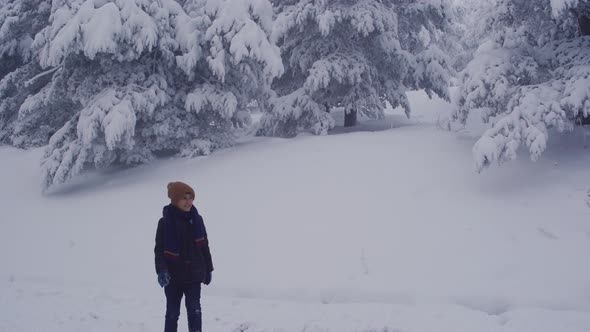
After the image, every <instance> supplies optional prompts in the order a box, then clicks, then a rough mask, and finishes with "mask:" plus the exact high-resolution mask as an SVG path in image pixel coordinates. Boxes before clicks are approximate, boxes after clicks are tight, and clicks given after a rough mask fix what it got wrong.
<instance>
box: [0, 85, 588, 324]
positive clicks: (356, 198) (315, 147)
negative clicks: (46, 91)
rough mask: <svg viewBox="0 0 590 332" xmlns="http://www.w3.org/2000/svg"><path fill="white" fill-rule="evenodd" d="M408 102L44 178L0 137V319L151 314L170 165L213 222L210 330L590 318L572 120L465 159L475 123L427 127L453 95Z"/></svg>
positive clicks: (95, 320)
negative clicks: (335, 123) (213, 148)
mask: <svg viewBox="0 0 590 332" xmlns="http://www.w3.org/2000/svg"><path fill="white" fill-rule="evenodd" d="M411 100H412V105H413V108H414V111H415V112H414V116H413V118H412V119H410V120H408V119H405V118H404V116H403V115H402V114H401V112H400V111H399V110H394V111H390V112H389V114H388V116H387V118H386V119H385V120H382V121H368V122H365V123H363V124H362V125H361V126H359V127H358V128H356V130H357V131H355V132H351V131H350V130H344V129H337V130H335V132H334V134H333V135H330V136H327V137H317V136H311V135H300V136H299V137H297V138H295V139H279V138H250V139H247V140H244V141H243V142H241V143H240V144H239V145H238V146H236V147H234V148H231V149H226V150H223V151H218V152H216V153H214V154H212V155H210V156H207V157H199V158H195V159H173V160H161V161H157V162H155V163H154V164H151V165H147V166H142V167H138V168H133V169H120V170H116V171H113V170H111V171H103V172H91V173H89V174H86V175H85V176H84V177H83V178H81V179H78V180H76V181H74V182H73V183H71V184H70V185H67V186H64V187H63V188H61V189H60V190H59V191H57V192H55V193H53V194H51V195H42V194H41V193H40V189H39V188H40V187H39V181H40V180H39V158H40V156H41V153H42V151H41V150H40V149H36V150H30V151H20V150H16V149H13V148H8V147H0V160H1V164H0V168H1V169H0V170H1V172H0V184H1V185H0V210H1V211H2V216H1V217H0V227H1V228H0V262H1V267H0V331H2V332H4V331H6V332H21V331H23V332H25V331H26V332H32V331H44V332H53V331H60V332H62V331H85V332H90V331H109V332H115V331H125V332H130V331H161V330H162V329H163V316H164V295H163V291H162V290H161V289H160V288H159V286H158V285H157V282H156V276H155V272H154V268H153V241H154V234H155V227H156V223H157V220H158V218H159V216H160V213H161V208H162V206H163V205H165V204H167V202H168V201H167V197H166V190H165V188H166V184H167V183H168V182H169V181H173V180H181V181H185V182H187V183H189V184H191V185H193V187H194V188H195V190H196V192H197V198H196V205H197V207H198V208H199V210H200V212H201V214H202V215H203V216H204V218H205V223H206V225H207V230H208V233H209V236H210V242H211V250H212V253H213V258H214V265H215V272H214V274H213V283H212V285H211V286H209V287H204V289H203V300H202V302H203V313H204V330H205V331H308V332H309V331H339V332H342V331H403V332H426V331H436V332H441V331H449V332H450V331H453V332H455V331H469V332H475V331H477V332H479V331H514V332H517V331H518V332H523V331H531V332H533V331H534V332H542V331H548V332H549V331H550V332H555V331H564V332H577V331H579V332H582V331H590V264H588V253H589V252H590V205H589V204H590V197H589V195H590V168H589V167H588V165H590V150H589V149H585V148H584V146H583V144H581V143H579V142H580V140H579V135H582V133H580V132H573V133H570V134H566V135H564V136H563V137H554V138H552V139H551V140H550V141H549V142H550V146H549V147H548V150H547V151H546V153H545V154H544V155H543V157H542V158H541V160H539V161H538V162H536V163H533V162H531V161H530V160H528V158H527V157H526V153H525V152H523V153H522V154H521V157H520V158H519V159H518V160H516V161H515V162H512V163H508V164H506V165H503V166H502V167H500V168H498V167H493V168H491V169H489V170H488V171H486V172H484V173H482V174H477V173H475V172H474V168H473V161H472V157H471V149H472V146H473V143H474V142H475V141H476V138H477V137H479V134H480V133H481V127H480V128H476V126H471V125H470V127H469V128H468V129H466V130H463V131H461V132H447V131H441V130H437V129H436V125H435V119H436V117H437V114H439V113H440V112H443V113H444V112H445V111H448V108H449V106H448V105H447V104H445V103H444V102H441V101H439V100H435V101H428V100H426V99H425V98H424V96H423V94H421V93H414V94H412V98H411ZM358 130H360V131H358ZM185 317H186V316H185V314H184V313H183V314H182V316H181V319H180V327H179V330H181V331H184V330H186V322H185Z"/></svg>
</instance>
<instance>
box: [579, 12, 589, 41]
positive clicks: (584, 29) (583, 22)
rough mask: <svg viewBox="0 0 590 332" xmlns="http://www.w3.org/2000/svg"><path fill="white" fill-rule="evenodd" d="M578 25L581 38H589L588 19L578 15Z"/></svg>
mask: <svg viewBox="0 0 590 332" xmlns="http://www.w3.org/2000/svg"><path fill="white" fill-rule="evenodd" d="M578 23H579V24H580V32H581V33H582V36H590V17H588V16H584V15H580V17H578Z"/></svg>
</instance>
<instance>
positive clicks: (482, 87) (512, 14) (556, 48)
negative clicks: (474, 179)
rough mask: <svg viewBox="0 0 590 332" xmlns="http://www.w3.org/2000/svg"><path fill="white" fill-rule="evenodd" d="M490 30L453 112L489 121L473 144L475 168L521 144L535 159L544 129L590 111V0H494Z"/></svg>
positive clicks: (566, 125) (584, 117)
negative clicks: (473, 112)
mask: <svg viewBox="0 0 590 332" xmlns="http://www.w3.org/2000/svg"><path fill="white" fill-rule="evenodd" d="M492 8H493V9H494V11H492V12H491V13H490V14H491V19H490V20H489V22H490V26H489V28H490V30H491V33H490V37H489V38H488V39H487V40H486V41H485V42H484V43H483V44H482V45H481V46H480V47H479V49H478V50H477V51H476V54H475V57H474V59H473V60H472V61H471V62H470V64H469V65H468V66H467V68H466V69H465V71H464V72H463V73H462V85H461V88H460V96H459V98H458V107H457V109H456V111H455V112H454V114H453V117H454V119H455V120H457V121H459V122H460V123H462V124H464V123H465V122H466V120H467V117H468V115H469V113H470V112H471V111H474V110H477V111H479V113H481V114H482V117H483V121H484V122H486V123H487V122H492V127H491V128H490V129H489V130H487V131H486V132H485V133H484V134H483V136H482V137H481V138H480V139H479V140H478V141H477V143H476V144H475V146H474V148H473V153H474V158H475V165H476V169H477V170H478V171H481V170H483V169H484V168H485V167H487V166H489V165H490V164H491V163H493V162H497V163H502V162H504V161H507V160H511V159H514V158H515V156H516V152H517V149H518V148H519V146H520V145H521V144H524V145H526V146H527V147H528V150H529V153H530V156H531V159H533V160H536V159H537V158H538V157H539V156H540V155H541V153H542V152H543V151H544V150H545V147H546V144H547V139H548V137H549V130H550V129H551V128H555V129H557V131H564V130H569V129H572V128H573V127H574V125H576V123H583V122H587V121H588V117H589V116H590V100H589V98H590V36H588V34H589V33H590V31H588V30H589V26H588V18H589V17H590V1H587V0H533V1H518V0H496V1H495V4H494V6H492Z"/></svg>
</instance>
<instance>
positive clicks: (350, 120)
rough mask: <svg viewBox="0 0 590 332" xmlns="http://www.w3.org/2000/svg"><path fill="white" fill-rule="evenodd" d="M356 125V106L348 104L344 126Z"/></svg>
mask: <svg viewBox="0 0 590 332" xmlns="http://www.w3.org/2000/svg"><path fill="white" fill-rule="evenodd" d="M353 126H356V108H354V107H353V106H348V107H347V108H346V111H345V112H344V127H353Z"/></svg>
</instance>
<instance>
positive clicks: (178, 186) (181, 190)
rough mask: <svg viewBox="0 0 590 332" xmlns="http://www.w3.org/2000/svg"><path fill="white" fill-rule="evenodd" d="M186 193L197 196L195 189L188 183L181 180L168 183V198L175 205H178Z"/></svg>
mask: <svg viewBox="0 0 590 332" xmlns="http://www.w3.org/2000/svg"><path fill="white" fill-rule="evenodd" d="M185 194H190V195H192V196H193V198H195V191H194V190H193V188H191V187H190V186H189V185H188V184H186V183H184V182H180V181H177V182H170V183H168V198H170V201H171V202H172V204H173V205H176V204H177V203H178V201H180V200H181V199H182V198H183V197H184V195H185Z"/></svg>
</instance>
